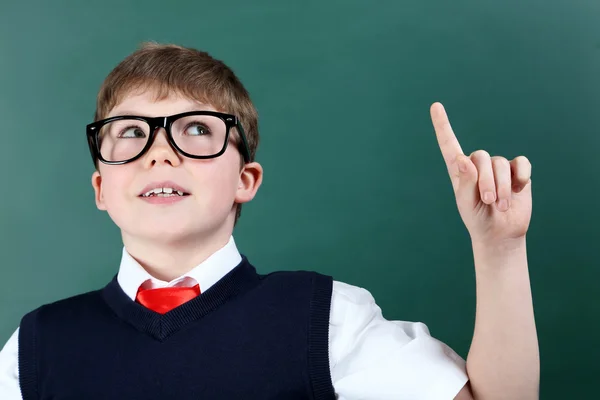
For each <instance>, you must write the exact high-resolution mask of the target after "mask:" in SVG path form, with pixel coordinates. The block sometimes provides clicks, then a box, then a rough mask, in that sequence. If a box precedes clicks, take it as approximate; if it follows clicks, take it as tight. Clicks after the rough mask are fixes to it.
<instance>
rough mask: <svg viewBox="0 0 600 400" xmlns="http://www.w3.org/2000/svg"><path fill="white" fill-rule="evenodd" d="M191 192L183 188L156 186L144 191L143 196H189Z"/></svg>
mask: <svg viewBox="0 0 600 400" xmlns="http://www.w3.org/2000/svg"><path fill="white" fill-rule="evenodd" d="M188 195H189V193H186V192H182V191H181V190H177V189H173V188H170V187H164V188H156V189H152V190H149V191H147V192H146V193H142V194H141V195H140V196H141V197H174V196H188Z"/></svg>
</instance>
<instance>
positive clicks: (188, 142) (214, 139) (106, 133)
mask: <svg viewBox="0 0 600 400" xmlns="http://www.w3.org/2000/svg"><path fill="white" fill-rule="evenodd" d="M234 127H235V128H236V129H237V131H238V133H239V136H240V138H241V143H238V147H239V149H240V152H241V153H242V156H243V157H244V161H245V162H246V163H248V162H250V149H249V147H248V141H247V139H246V134H245V133H244V130H243V128H242V124H241V123H240V121H239V119H238V118H237V117H236V116H234V115H230V114H224V113H220V112H214V111H191V112H186V113H181V114H176V115H171V116H168V117H155V118H147V117H139V116H134V115H122V116H117V117H111V118H106V119H103V120H100V121H96V122H94V123H91V124H89V125H87V137H88V143H89V146H90V152H91V153H92V158H93V159H94V162H95V161H96V160H97V159H98V160H100V161H102V162H103V163H105V164H113V165H114V164H125V163H128V162H131V161H135V160H137V159H138V158H140V157H141V156H142V155H143V154H144V153H145V152H146V151H148V149H149V148H150V147H151V146H152V142H154V138H155V137H156V132H157V131H158V129H159V128H164V129H165V131H166V133H167V140H168V141H169V143H170V144H171V146H173V147H174V148H175V149H176V150H177V151H178V152H179V153H181V154H182V155H184V156H186V157H189V158H196V159H205V158H215V157H219V156H220V155H222V154H223V153H224V152H225V150H227V144H228V142H229V135H230V133H231V128H234Z"/></svg>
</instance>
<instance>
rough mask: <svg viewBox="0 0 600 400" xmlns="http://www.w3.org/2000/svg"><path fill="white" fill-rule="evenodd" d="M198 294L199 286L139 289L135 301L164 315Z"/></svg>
mask: <svg viewBox="0 0 600 400" xmlns="http://www.w3.org/2000/svg"><path fill="white" fill-rule="evenodd" d="M199 294H200V286H199V285H196V286H192V287H165V288H158V289H142V287H140V288H139V289H138V292H137V296H136V297H135V301H137V302H138V303H140V304H141V305H143V306H144V307H146V308H149V309H150V310H152V311H154V312H157V313H159V314H165V313H167V312H169V311H171V310H172V309H174V308H175V307H179V306H180V305H182V304H183V303H185V302H188V301H190V300H192V299H193V298H194V297H196V296H198V295H199Z"/></svg>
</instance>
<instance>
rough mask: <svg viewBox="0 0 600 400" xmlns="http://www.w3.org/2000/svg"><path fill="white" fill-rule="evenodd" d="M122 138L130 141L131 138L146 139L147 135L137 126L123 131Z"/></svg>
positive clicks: (120, 135)
mask: <svg viewBox="0 0 600 400" xmlns="http://www.w3.org/2000/svg"><path fill="white" fill-rule="evenodd" d="M119 137H120V138H126V139H130V138H133V139H135V138H143V137H146V133H145V132H144V131H143V130H142V129H140V128H138V127H137V126H132V127H129V128H126V129H123V130H122V131H121V133H120V134H119Z"/></svg>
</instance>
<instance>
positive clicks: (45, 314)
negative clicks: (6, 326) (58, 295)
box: [22, 289, 103, 323]
mask: <svg viewBox="0 0 600 400" xmlns="http://www.w3.org/2000/svg"><path fill="white" fill-rule="evenodd" d="M102 290H103V289H96V290H91V291H88V292H84V293H79V294H76V295H73V296H69V297H65V298H62V299H59V300H56V301H53V302H49V303H46V304H43V305H41V306H39V307H37V308H35V309H33V310H31V311H29V312H28V313H26V314H25V315H24V316H23V318H22V323H23V321H25V320H27V319H30V320H31V319H34V320H35V321H37V322H43V321H45V320H52V322H53V323H57V322H60V321H61V320H73V319H78V318H80V317H82V316H84V315H87V314H89V312H90V311H91V310H92V309H93V308H95V307H97V306H101V305H102Z"/></svg>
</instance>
